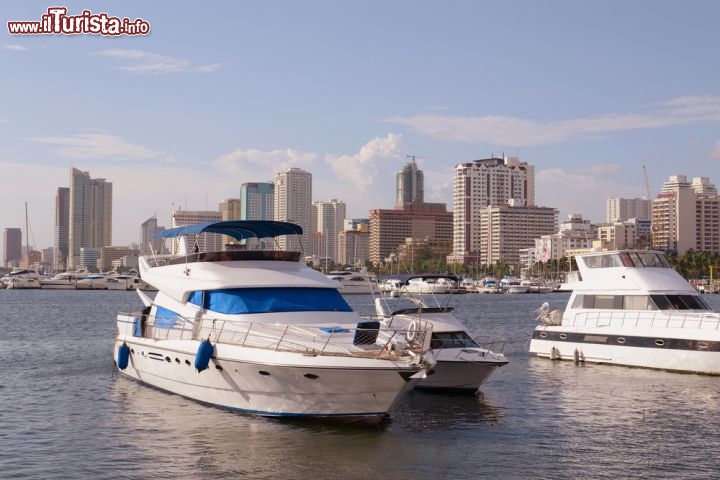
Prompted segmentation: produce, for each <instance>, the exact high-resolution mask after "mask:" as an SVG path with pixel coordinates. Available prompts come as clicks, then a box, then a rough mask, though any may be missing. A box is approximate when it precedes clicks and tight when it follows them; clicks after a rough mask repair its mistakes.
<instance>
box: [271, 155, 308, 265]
mask: <svg viewBox="0 0 720 480" xmlns="http://www.w3.org/2000/svg"><path fill="white" fill-rule="evenodd" d="M273 207H274V214H273V219H274V220H278V221H282V222H291V223H294V224H296V225H299V226H300V227H302V229H303V235H301V236H300V238H298V236H297V235H283V236H281V237H278V238H277V243H278V246H279V247H280V249H281V250H290V251H304V252H305V253H306V254H312V251H311V249H312V245H310V243H309V242H308V240H307V239H309V238H311V235H312V174H311V173H310V172H306V171H305V170H302V169H300V168H289V169H287V170H283V171H281V172H278V173H277V174H276V175H275V200H274V205H273Z"/></svg>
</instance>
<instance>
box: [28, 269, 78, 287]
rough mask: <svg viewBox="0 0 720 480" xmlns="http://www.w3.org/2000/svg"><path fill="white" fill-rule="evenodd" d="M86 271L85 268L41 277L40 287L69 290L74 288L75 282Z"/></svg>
mask: <svg viewBox="0 0 720 480" xmlns="http://www.w3.org/2000/svg"><path fill="white" fill-rule="evenodd" d="M88 273H89V272H87V271H86V270H79V271H75V272H60V273H57V274H55V275H53V276H52V277H49V278H41V279H40V285H41V286H42V288H54V289H63V290H70V289H74V288H75V282H77V281H78V280H81V279H83V278H85V277H86V276H87V275H88Z"/></svg>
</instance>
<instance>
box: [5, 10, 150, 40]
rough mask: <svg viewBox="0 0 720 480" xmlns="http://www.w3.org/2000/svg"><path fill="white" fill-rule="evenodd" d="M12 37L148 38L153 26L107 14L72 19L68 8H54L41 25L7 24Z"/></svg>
mask: <svg viewBox="0 0 720 480" xmlns="http://www.w3.org/2000/svg"><path fill="white" fill-rule="evenodd" d="M7 26H8V33H10V34H11V35H78V34H83V33H89V34H93V35H147V34H148V33H150V24H149V23H148V22H146V21H145V20H143V19H142V18H137V19H135V20H130V19H129V18H127V17H126V18H119V17H111V16H109V15H108V14H107V13H92V12H91V11H90V10H83V12H82V13H81V14H80V15H68V14H67V8H65V7H50V8H48V9H47V13H46V14H44V15H43V16H42V17H41V18H40V21H39V22H33V21H19V22H18V21H15V22H7Z"/></svg>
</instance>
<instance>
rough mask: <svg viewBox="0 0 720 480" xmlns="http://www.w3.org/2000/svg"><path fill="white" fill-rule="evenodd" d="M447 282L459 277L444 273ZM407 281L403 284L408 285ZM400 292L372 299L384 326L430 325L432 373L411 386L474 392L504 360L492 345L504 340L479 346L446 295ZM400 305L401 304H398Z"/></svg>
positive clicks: (413, 327) (407, 327)
mask: <svg viewBox="0 0 720 480" xmlns="http://www.w3.org/2000/svg"><path fill="white" fill-rule="evenodd" d="M444 279H445V280H446V281H447V283H456V282H459V281H460V280H461V279H460V278H459V277H455V276H454V275H446V276H444ZM410 284H411V282H409V281H408V282H407V283H406V284H405V285H406V286H407V285H410ZM400 292H401V295H400V296H387V295H386V296H384V297H378V298H376V299H375V311H376V314H377V316H378V317H379V318H381V319H382V323H383V324H385V325H387V326H388V327H395V328H403V329H405V330H407V331H408V332H410V335H412V332H413V331H414V330H415V329H416V328H417V326H418V325H420V324H422V323H423V322H428V323H430V324H431V325H432V337H431V340H430V347H431V349H432V351H433V354H434V356H435V358H436V360H437V364H436V365H435V369H434V372H433V374H432V375H429V376H428V377H427V378H424V379H422V380H420V381H419V382H418V384H417V385H416V387H415V388H419V389H428V390H434V391H444V392H448V391H454V392H466V393H477V392H478V390H479V388H480V386H481V385H482V383H483V382H484V381H485V380H486V379H487V378H488V377H489V376H490V374H492V372H494V371H495V370H496V369H497V368H499V367H502V366H503V365H506V364H507V363H508V359H507V358H506V357H505V355H503V353H502V351H500V350H496V349H494V348H495V347H502V346H504V342H502V341H498V342H492V343H491V344H489V345H485V346H480V344H479V342H477V341H476V340H475V339H473V338H472V337H471V336H470V333H469V332H468V330H467V328H466V327H465V326H464V325H463V324H462V323H461V322H460V321H459V320H458V319H457V318H456V317H455V315H454V314H453V311H454V308H453V307H451V306H449V305H448V304H449V301H450V296H447V297H445V298H444V301H443V302H442V303H441V302H440V301H439V300H438V298H437V297H436V296H435V295H433V294H431V293H430V294H424V295H418V294H415V293H414V292H408V291H407V290H405V289H404V287H403V288H401V290H400ZM398 307H402V308H398Z"/></svg>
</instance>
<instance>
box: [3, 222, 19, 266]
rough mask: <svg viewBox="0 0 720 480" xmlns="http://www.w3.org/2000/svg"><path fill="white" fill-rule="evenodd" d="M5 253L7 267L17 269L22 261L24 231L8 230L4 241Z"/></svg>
mask: <svg viewBox="0 0 720 480" xmlns="http://www.w3.org/2000/svg"><path fill="white" fill-rule="evenodd" d="M3 240H4V241H3V244H4V245H5V252H3V260H4V263H5V265H6V266H11V267H17V266H18V265H19V264H20V260H22V230H20V229H19V228H13V227H10V228H6V229H5V238H4V239H3Z"/></svg>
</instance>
